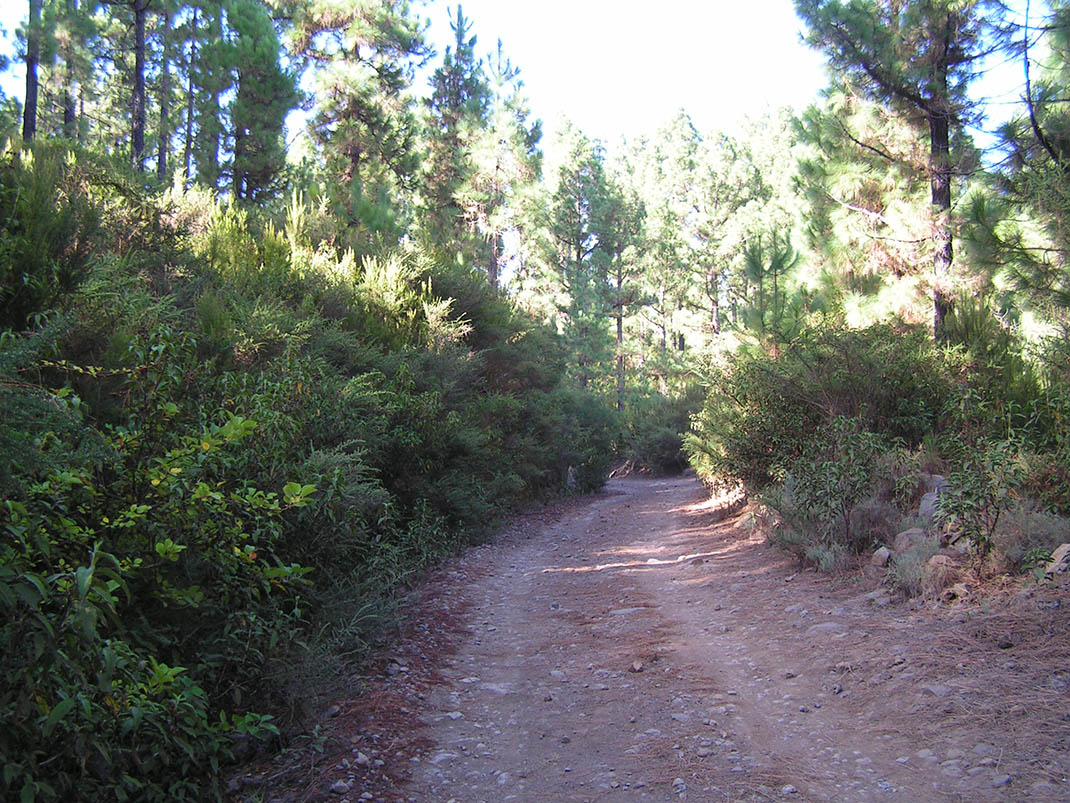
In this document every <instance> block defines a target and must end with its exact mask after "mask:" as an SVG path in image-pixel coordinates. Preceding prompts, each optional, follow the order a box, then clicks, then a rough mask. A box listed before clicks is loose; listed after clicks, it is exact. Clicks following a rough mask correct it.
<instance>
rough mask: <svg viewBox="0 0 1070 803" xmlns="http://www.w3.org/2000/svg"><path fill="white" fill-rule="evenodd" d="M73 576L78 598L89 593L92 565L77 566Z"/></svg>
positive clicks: (83, 597)
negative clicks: (75, 580) (75, 581)
mask: <svg viewBox="0 0 1070 803" xmlns="http://www.w3.org/2000/svg"><path fill="white" fill-rule="evenodd" d="M74 576H75V578H76V579H77V583H78V597H79V599H85V598H86V595H87V594H88V593H89V586H90V585H92V583H93V567H92V566H79V567H78V569H77V571H75V573H74Z"/></svg>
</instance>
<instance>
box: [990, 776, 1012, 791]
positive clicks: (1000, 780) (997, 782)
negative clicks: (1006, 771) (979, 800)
mask: <svg viewBox="0 0 1070 803" xmlns="http://www.w3.org/2000/svg"><path fill="white" fill-rule="evenodd" d="M1010 782H1011V776H1009V775H997V776H996V777H994V778H993V779H992V788H994V789H1002V788H1003V787H1004V786H1007V785H1008V784H1009V783H1010Z"/></svg>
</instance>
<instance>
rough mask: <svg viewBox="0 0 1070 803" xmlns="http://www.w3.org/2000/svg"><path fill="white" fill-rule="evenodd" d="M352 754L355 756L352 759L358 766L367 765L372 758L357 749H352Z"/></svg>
mask: <svg viewBox="0 0 1070 803" xmlns="http://www.w3.org/2000/svg"><path fill="white" fill-rule="evenodd" d="M353 754H354V755H355V756H356V758H355V759H354V760H355V761H356V762H357V765H358V766H361V767H367V766H368V765H369V764H371V763H372V760H371V759H370V758H368V757H367V756H366V755H364V754H363V753H362V752H360V751H359V750H354V751H353Z"/></svg>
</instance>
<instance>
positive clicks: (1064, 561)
mask: <svg viewBox="0 0 1070 803" xmlns="http://www.w3.org/2000/svg"><path fill="white" fill-rule="evenodd" d="M1068 570H1070V544H1060V545H1059V546H1058V547H1056V548H1055V551H1054V552H1052V553H1051V560H1049V561H1048V564H1047V566H1045V567H1044V577H1046V578H1048V579H1049V580H1050V579H1052V578H1053V577H1055V575H1057V574H1065V573H1066V572H1067V571H1068Z"/></svg>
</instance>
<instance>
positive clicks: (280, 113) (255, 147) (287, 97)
mask: <svg viewBox="0 0 1070 803" xmlns="http://www.w3.org/2000/svg"><path fill="white" fill-rule="evenodd" d="M227 16H228V21H229V23H230V27H231V29H232V30H233V32H234V43H233V48H234V53H233V56H232V63H233V64H235V65H236V68H237V92H236V96H235V98H234V102H233V106H232V108H231V111H230V118H231V124H232V126H233V130H234V139H233V141H234V161H233V164H232V167H231V173H232V176H233V180H232V184H233V190H234V197H235V198H239V199H245V200H250V201H262V200H264V199H265V198H266V197H270V196H271V195H272V194H273V193H274V192H275V191H276V189H277V187H276V184H277V179H278V176H279V173H280V172H281V170H282V167H283V165H284V163H285V161H286V154H285V150H284V145H283V139H282V136H283V126H284V123H285V121H286V115H287V114H288V113H289V112H290V110H291V109H293V108H294V107H295V106H296V105H297V100H298V95H297V86H296V81H295V79H294V77H293V76H292V75H289V74H288V73H286V72H284V71H283V70H282V68H281V67H280V66H279V53H280V46H279V39H278V35H277V34H276V32H275V26H274V25H273V24H272V21H271V17H270V16H269V15H268V12H267V9H265V8H264V6H263V5H261V3H260V2H258V0H231V2H230V3H228V5H227Z"/></svg>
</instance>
